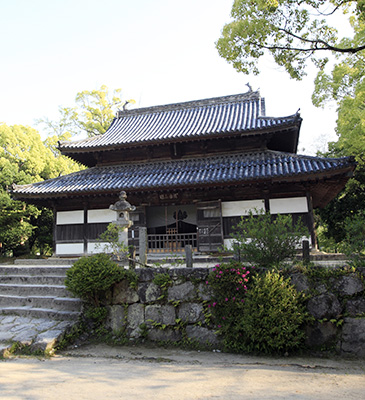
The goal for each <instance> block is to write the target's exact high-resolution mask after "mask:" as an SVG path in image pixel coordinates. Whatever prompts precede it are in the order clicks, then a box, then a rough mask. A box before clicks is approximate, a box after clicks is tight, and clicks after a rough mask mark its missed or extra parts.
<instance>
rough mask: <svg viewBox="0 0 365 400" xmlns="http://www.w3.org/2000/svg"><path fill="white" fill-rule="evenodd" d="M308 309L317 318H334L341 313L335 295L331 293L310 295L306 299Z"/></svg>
mask: <svg viewBox="0 0 365 400" xmlns="http://www.w3.org/2000/svg"><path fill="white" fill-rule="evenodd" d="M307 307H308V311H309V313H310V314H312V315H313V317H315V318H317V319H323V318H328V319H330V318H335V317H337V316H338V315H339V314H341V311H342V308H341V304H340V302H339V301H338V299H337V297H336V296H335V295H334V294H332V293H327V294H321V295H319V296H315V297H312V298H311V299H310V300H309V301H308V306H307Z"/></svg>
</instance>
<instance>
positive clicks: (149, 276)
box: [136, 268, 163, 282]
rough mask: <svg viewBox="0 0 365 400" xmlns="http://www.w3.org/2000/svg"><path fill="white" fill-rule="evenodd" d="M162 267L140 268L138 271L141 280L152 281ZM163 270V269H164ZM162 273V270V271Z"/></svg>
mask: <svg viewBox="0 0 365 400" xmlns="http://www.w3.org/2000/svg"><path fill="white" fill-rule="evenodd" d="M159 270H160V268H153V269H152V268H138V269H136V273H137V275H138V280H139V282H151V281H152V280H153V277H154V276H155V274H157V273H159V272H158V271H159ZM162 272H163V271H162ZM160 273H161V272H160Z"/></svg>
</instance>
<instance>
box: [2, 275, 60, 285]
mask: <svg viewBox="0 0 365 400" xmlns="http://www.w3.org/2000/svg"><path fill="white" fill-rule="evenodd" d="M0 283H7V284H11V285H13V284H27V285H40V284H44V285H64V284H65V277H64V276H56V275H55V276H44V275H19V274H18V275H3V276H1V275H0Z"/></svg>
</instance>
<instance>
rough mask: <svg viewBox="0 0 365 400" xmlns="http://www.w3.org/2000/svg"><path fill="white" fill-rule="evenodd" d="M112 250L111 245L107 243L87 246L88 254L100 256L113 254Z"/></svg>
mask: <svg viewBox="0 0 365 400" xmlns="http://www.w3.org/2000/svg"><path fill="white" fill-rule="evenodd" d="M111 252H112V249H111V247H110V243H107V242H97V243H88V244H87V253H88V254H98V253H111Z"/></svg>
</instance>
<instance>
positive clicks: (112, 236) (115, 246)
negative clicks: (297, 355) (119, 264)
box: [97, 223, 128, 260]
mask: <svg viewBox="0 0 365 400" xmlns="http://www.w3.org/2000/svg"><path fill="white" fill-rule="evenodd" d="M123 229H124V228H122V227H120V226H118V225H116V224H114V223H110V224H109V225H108V226H107V228H106V231H105V232H103V233H102V234H101V235H99V238H98V241H99V243H98V244H97V248H98V247H102V250H103V252H104V253H111V254H112V255H113V256H114V257H115V259H117V260H120V256H121V254H128V246H126V245H125V243H121V242H119V232H121V231H123ZM101 243H107V244H106V245H101Z"/></svg>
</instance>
